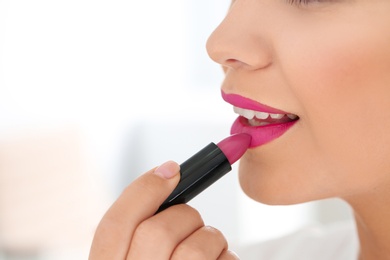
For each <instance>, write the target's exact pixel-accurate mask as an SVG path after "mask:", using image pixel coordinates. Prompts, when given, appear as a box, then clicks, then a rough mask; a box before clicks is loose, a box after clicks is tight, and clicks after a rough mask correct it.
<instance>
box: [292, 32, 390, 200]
mask: <svg viewBox="0 0 390 260" xmlns="http://www.w3.org/2000/svg"><path fill="white" fill-rule="evenodd" d="M349 30H352V31H359V34H358V35H356V34H353V33H349V31H348V30H346V31H341V32H339V33H336V34H334V32H330V33H328V34H329V35H328V36H327V37H325V38H326V40H324V39H322V40H321V42H317V43H316V42H314V43H313V42H311V45H308V46H306V48H300V50H301V51H298V50H297V51H296V52H294V51H292V53H300V54H301V55H300V56H291V55H290V58H291V59H290V60H291V61H293V63H291V64H300V66H299V68H297V67H294V66H290V67H289V70H288V71H289V72H292V73H291V74H289V75H290V76H289V77H288V78H289V79H290V80H291V81H290V86H291V88H293V90H294V93H295V95H296V97H297V98H298V100H299V102H300V104H301V108H302V116H301V119H302V124H303V128H304V129H303V131H304V132H305V133H306V135H305V137H304V140H303V142H306V145H303V146H302V147H311V149H308V150H307V151H311V152H313V151H314V157H315V156H316V155H317V156H318V157H319V158H322V159H321V161H323V164H322V165H327V166H326V168H327V169H328V171H327V172H328V173H330V174H334V176H330V178H333V180H336V182H337V183H340V184H342V183H343V182H344V183H350V184H353V183H354V185H355V188H362V187H366V188H367V187H372V186H373V185H377V184H378V183H373V182H374V181H375V180H374V179H375V178H372V173H373V172H375V174H378V175H380V174H382V173H384V172H387V171H389V170H390V165H389V163H385V162H386V161H388V160H387V157H388V155H390V149H389V147H390V134H389V132H388V131H387V130H386V129H390V128H389V127H390V44H389V43H390V37H389V36H386V34H384V33H383V31H385V32H386V31H389V30H388V29H387V30H378V31H375V30H373V29H372V28H370V30H369V31H364V28H360V30H357V28H356V30H354V28H350V29H349ZM366 30H367V28H366ZM363 35H364V37H362V36H363ZM336 39H337V40H336ZM307 156H309V154H307ZM313 170H314V169H313ZM328 177H329V176H328ZM382 177H386V176H385V175H383V176H382ZM381 180H383V178H381ZM333 184H334V183H333ZM352 186H353V185H351V187H352ZM340 187H342V185H341V186H340ZM349 192H352V190H351V191H349ZM340 193H341V191H340Z"/></svg>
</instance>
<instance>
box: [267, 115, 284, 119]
mask: <svg viewBox="0 0 390 260" xmlns="http://www.w3.org/2000/svg"><path fill="white" fill-rule="evenodd" d="M270 116H271V118H272V119H281V118H282V117H284V114H270Z"/></svg>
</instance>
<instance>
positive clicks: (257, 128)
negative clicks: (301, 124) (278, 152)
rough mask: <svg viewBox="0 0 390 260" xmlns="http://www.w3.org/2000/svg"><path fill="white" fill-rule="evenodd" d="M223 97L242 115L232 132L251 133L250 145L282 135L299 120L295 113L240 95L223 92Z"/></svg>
mask: <svg viewBox="0 0 390 260" xmlns="http://www.w3.org/2000/svg"><path fill="white" fill-rule="evenodd" d="M222 98H223V99H224V100H225V101H226V102H228V103H230V104H232V105H233V108H234V112H236V113H237V114H239V115H240V116H239V117H238V118H237V119H236V120H235V122H234V124H233V126H232V128H231V134H238V133H246V134H249V135H251V136H252V142H251V145H250V147H257V146H260V145H263V144H265V143H268V142H270V141H272V140H274V139H276V138H278V137H280V136H281V135H283V134H284V133H285V132H286V131H287V130H289V129H290V128H291V127H292V126H293V125H294V124H295V123H296V122H297V121H298V120H299V117H298V116H297V115H295V114H292V113H288V112H285V111H282V110H280V109H276V108H273V107H270V106H267V105H264V104H261V103H259V102H257V101H254V100H251V99H248V98H246V97H243V96H240V95H236V94H226V93H224V92H222Z"/></svg>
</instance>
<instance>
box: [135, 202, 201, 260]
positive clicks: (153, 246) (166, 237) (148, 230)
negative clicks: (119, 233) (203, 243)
mask: <svg viewBox="0 0 390 260" xmlns="http://www.w3.org/2000/svg"><path fill="white" fill-rule="evenodd" d="M203 225H204V224H203V220H202V218H201V217H200V215H199V213H198V212H197V211H196V210H195V209H193V208H191V207H190V206H188V205H177V206H173V207H170V208H168V209H166V210H165V211H162V212H160V213H159V214H157V215H155V216H153V217H151V218H150V219H147V220H145V221H144V222H142V223H141V224H140V225H139V226H138V227H137V229H136V231H135V233H134V237H133V240H132V243H131V245H130V250H129V255H128V257H127V259H128V260H130V259H136V260H144V259H145V260H149V259H153V260H159V259H161V260H166V259H170V256H171V255H172V252H173V251H174V249H175V248H176V246H177V245H178V244H180V242H181V241H183V240H184V239H186V237H188V236H191V234H192V233H194V232H195V231H196V230H198V229H200V228H201V227H202V226H203ZM181 259H185V258H181Z"/></svg>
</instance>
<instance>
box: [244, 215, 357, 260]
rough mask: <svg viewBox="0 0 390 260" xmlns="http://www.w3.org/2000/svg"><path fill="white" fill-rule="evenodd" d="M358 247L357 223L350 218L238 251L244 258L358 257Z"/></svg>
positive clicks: (317, 259)
mask: <svg viewBox="0 0 390 260" xmlns="http://www.w3.org/2000/svg"><path fill="white" fill-rule="evenodd" d="M358 247H359V243H358V237H357V233H356V228H355V224H354V223H353V222H352V221H348V222H340V223H333V224H328V225H313V226H309V227H305V228H302V229H300V230H298V231H296V232H294V233H292V234H290V235H287V236H284V237H281V238H278V239H274V240H270V241H266V242H262V243H258V244H253V245H249V246H246V247H242V248H241V249H240V250H237V253H238V255H239V256H240V258H241V259H242V260H255V259H256V260H262V259H266V260H313V259H315V260H356V259H357V254H358Z"/></svg>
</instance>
